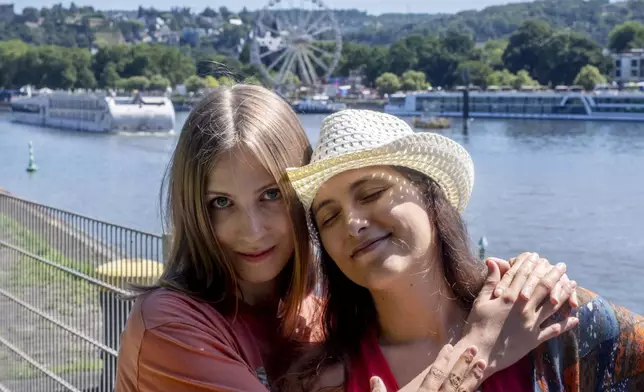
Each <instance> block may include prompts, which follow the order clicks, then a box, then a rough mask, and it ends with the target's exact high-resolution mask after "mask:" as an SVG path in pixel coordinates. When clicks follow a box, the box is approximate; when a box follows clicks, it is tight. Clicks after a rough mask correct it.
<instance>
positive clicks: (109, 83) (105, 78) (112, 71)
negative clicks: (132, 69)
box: [99, 62, 121, 88]
mask: <svg viewBox="0 0 644 392" xmlns="http://www.w3.org/2000/svg"><path fill="white" fill-rule="evenodd" d="M120 78H121V77H120V76H119V73H118V72H117V71H116V65H115V64H114V63H112V62H109V63H107V66H105V68H104V69H103V72H102V73H101V76H100V78H99V79H100V80H99V85H101V86H102V87H106V88H113V87H115V86H118V82H119V79H120Z"/></svg>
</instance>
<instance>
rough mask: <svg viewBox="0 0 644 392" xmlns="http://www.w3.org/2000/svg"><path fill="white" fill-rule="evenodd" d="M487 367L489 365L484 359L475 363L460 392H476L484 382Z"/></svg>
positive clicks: (466, 375) (460, 387)
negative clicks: (484, 372)
mask: <svg viewBox="0 0 644 392" xmlns="http://www.w3.org/2000/svg"><path fill="white" fill-rule="evenodd" d="M486 367H487V364H486V363H485V360H483V359H479V360H477V361H476V362H474V365H472V367H471V368H470V369H469V371H468V372H467V374H465V377H464V378H463V382H462V383H461V386H459V387H458V392H474V391H475V390H476V388H477V387H478V386H479V384H480V383H481V381H482V380H483V371H485V368H486Z"/></svg>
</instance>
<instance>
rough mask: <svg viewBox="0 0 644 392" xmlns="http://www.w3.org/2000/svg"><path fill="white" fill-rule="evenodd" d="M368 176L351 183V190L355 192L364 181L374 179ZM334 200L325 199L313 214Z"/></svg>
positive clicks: (315, 207) (315, 208)
mask: <svg viewBox="0 0 644 392" xmlns="http://www.w3.org/2000/svg"><path fill="white" fill-rule="evenodd" d="M366 177H367V176H365V177H363V178H361V179H359V180H357V181H355V182H353V183H352V184H351V185H349V190H350V191H352V192H353V191H355V190H356V188H358V187H360V186H361V185H363V184H364V183H366V182H368V181H369V180H372V179H374V178H373V177H372V176H371V175H368V177H369V178H366ZM332 202H333V200H332V199H325V200H323V201H321V202H320V204H318V205H317V206H314V207H313V214H314V215H315V214H317V212H318V211H319V210H321V209H322V207H325V206H327V205H329V204H331V203H332Z"/></svg>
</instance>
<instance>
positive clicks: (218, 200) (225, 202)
mask: <svg viewBox="0 0 644 392" xmlns="http://www.w3.org/2000/svg"><path fill="white" fill-rule="evenodd" d="M210 205H211V206H212V207H214V208H217V209H222V208H227V207H230V199H229V198H227V197H223V196H219V197H215V198H214V199H212V201H211V202H210Z"/></svg>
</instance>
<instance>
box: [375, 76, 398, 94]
mask: <svg viewBox="0 0 644 392" xmlns="http://www.w3.org/2000/svg"><path fill="white" fill-rule="evenodd" d="M400 87H401V83H400V79H398V76H396V74H393V73H391V72H385V73H383V74H382V75H380V76H378V79H376V88H378V91H379V92H380V94H393V93H395V92H396V91H399V90H400Z"/></svg>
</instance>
